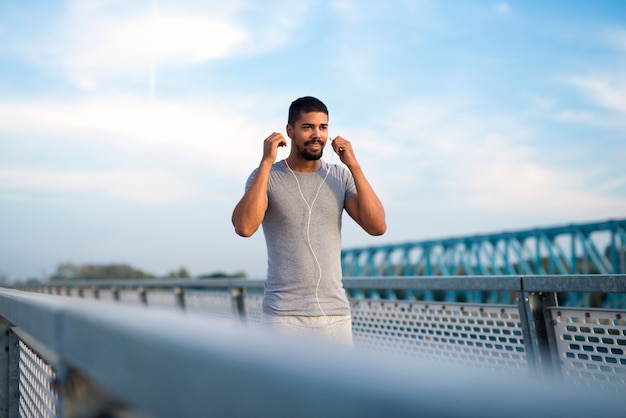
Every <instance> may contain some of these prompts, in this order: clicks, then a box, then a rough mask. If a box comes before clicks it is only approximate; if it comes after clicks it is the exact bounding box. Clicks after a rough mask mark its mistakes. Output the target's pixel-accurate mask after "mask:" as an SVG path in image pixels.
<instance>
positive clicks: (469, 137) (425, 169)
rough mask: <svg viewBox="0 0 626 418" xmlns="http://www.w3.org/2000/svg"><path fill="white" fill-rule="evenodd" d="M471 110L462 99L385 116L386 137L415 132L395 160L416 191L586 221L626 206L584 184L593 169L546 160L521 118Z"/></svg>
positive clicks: (474, 205)
mask: <svg viewBox="0 0 626 418" xmlns="http://www.w3.org/2000/svg"><path fill="white" fill-rule="evenodd" d="M468 108H469V106H468V105H467V104H464V103H462V102H461V101H457V100H452V101H450V100H432V101H424V102H413V103H409V104H407V105H405V106H404V107H402V108H399V109H397V110H396V111H394V114H393V115H392V116H391V117H389V118H388V120H389V123H390V125H389V126H388V129H389V131H388V132H386V133H384V134H383V136H386V137H389V138H410V139H407V140H404V141H402V140H401V141H400V142H399V144H401V145H402V146H401V147H400V148H397V154H396V155H395V156H394V158H393V160H394V164H395V166H396V167H399V166H401V167H404V169H403V172H404V173H405V175H407V173H410V176H411V177H412V178H413V179H415V180H414V181H415V182H416V183H414V185H413V190H412V192H413V193H417V194H425V195H427V194H428V192H429V191H433V193H437V194H439V197H438V199H439V201H440V202H441V204H443V205H453V206H454V207H457V208H463V210H470V211H474V212H476V211H482V212H484V213H485V214H511V213H524V214H525V215H529V216H533V215H534V216H537V217H546V216H552V217H554V218H555V219H558V218H559V216H561V217H562V216H563V214H567V216H568V218H572V219H573V218H576V219H584V218H598V217H604V216H615V214H616V213H623V212H624V211H625V210H626V198H623V197H611V196H608V195H605V194H604V193H603V192H604V191H603V190H589V189H588V188H587V186H586V184H587V183H588V181H587V180H588V178H587V175H588V174H589V173H591V171H590V170H588V169H587V170H586V169H584V168H581V167H576V168H572V169H569V168H563V167H557V166H555V165H549V164H545V163H543V164H542V163H541V162H542V161H545V158H542V157H544V156H542V155H541V154H540V153H541V152H542V151H541V149H538V148H534V147H532V146H530V143H531V141H530V140H531V139H532V138H533V135H534V133H533V130H532V129H531V128H529V127H527V126H525V125H524V122H523V121H522V120H517V119H515V118H510V117H501V116H495V115H491V116H486V115H481V114H476V113H475V112H472V111H471V110H468ZM391 187H393V186H391ZM416 204H417V205H419V202H416Z"/></svg>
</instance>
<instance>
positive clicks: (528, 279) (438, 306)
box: [0, 275, 626, 416]
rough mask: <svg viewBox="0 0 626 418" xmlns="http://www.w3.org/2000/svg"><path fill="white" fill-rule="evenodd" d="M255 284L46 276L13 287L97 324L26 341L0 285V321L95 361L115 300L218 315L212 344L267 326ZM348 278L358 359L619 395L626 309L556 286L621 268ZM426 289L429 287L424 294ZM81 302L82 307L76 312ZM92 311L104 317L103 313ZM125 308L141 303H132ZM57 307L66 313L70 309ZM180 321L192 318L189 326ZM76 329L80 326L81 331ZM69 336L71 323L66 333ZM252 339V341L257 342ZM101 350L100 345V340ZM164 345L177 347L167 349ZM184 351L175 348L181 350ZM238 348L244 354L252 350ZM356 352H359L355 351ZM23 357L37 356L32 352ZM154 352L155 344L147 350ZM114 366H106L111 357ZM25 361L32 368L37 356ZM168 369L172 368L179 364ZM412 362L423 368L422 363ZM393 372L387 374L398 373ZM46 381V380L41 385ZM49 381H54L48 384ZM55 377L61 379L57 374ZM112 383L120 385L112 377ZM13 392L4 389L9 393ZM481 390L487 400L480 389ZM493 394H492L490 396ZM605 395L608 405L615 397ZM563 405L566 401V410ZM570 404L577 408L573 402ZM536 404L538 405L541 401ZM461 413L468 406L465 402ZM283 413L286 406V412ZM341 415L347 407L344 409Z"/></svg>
mask: <svg viewBox="0 0 626 418" xmlns="http://www.w3.org/2000/svg"><path fill="white" fill-rule="evenodd" d="M262 285H263V281H262V280H228V279H208V280H168V281H165V280H154V281H153V280H149V281H115V282H84V283H48V284H46V285H42V286H39V287H38V288H37V289H31V290H37V291H39V292H44V293H54V294H57V295H63V296H49V295H32V294H31V295H24V294H23V293H21V292H18V294H19V297H20V298H26V299H27V300H29V301H32V300H33V299H30V298H44V299H36V300H37V301H38V302H41V303H43V301H46V303H48V299H46V298H50V297H52V298H53V300H54V303H52V302H50V303H52V306H53V307H54V308H55V309H57V310H60V311H62V312H65V311H66V310H69V311H71V312H72V313H76V315H78V316H81V317H84V316H85V315H86V316H87V318H88V319H89V320H90V321H91V322H92V323H90V325H89V326H92V327H93V326H94V324H93V323H95V324H96V329H94V330H92V329H89V330H88V329H87V328H88V326H87V325H85V327H87V328H85V327H80V328H79V330H78V331H76V330H75V329H74V328H72V327H70V328H68V325H63V326H62V327H61V328H63V332H62V333H61V330H60V329H59V325H58V318H56V319H55V320H54V321H57V322H54V321H53V320H52V319H50V318H48V316H44V317H42V318H43V319H41V323H40V324H39V323H38V324H37V326H36V330H37V336H36V338H34V339H33V338H30V340H29V336H32V334H31V333H29V331H28V330H24V328H23V327H22V326H19V325H18V326H16V325H15V322H13V320H12V319H11V318H10V315H8V316H7V312H9V313H12V312H14V310H12V309H9V308H7V305H6V304H5V299H3V298H2V296H0V316H2V317H5V319H4V320H3V321H5V325H4V326H5V329H10V330H15V332H9V333H8V334H11V335H14V336H13V337H12V338H14V339H15V340H16V341H22V342H23V344H24V345H25V346H26V347H29V350H31V351H32V352H34V353H36V354H37V356H39V357H40V358H42V359H43V363H45V364H52V365H54V364H56V363H55V362H58V356H59V355H60V357H62V358H63V357H64V355H63V353H59V352H58V348H56V346H55V345H50V344H46V342H47V340H48V339H52V340H54V338H60V336H59V335H55V333H57V332H58V333H61V334H63V336H67V334H68V331H67V330H68V329H74V331H73V332H74V333H77V334H75V336H80V341H75V343H76V344H77V346H76V347H74V348H73V349H75V350H77V351H79V355H81V356H87V357H89V358H90V359H91V360H90V361H92V360H93V359H92V357H93V355H92V354H85V353H83V352H81V349H80V348H77V347H79V346H81V345H82V346H83V348H82V351H85V348H84V343H85V342H86V341H87V342H89V344H88V347H89V349H95V348H94V347H95V346H96V345H98V344H103V345H104V346H107V345H110V344H111V343H110V341H108V340H107V339H106V338H104V337H102V336H98V337H96V336H93V335H91V334H92V331H93V332H94V333H95V332H97V333H98V335H100V334H101V333H103V334H105V335H106V334H107V333H109V332H114V333H115V330H114V328H115V327H117V326H119V327H122V328H124V327H125V323H126V322H125V321H128V320H130V321H131V322H133V320H132V319H130V317H129V316H128V315H131V314H129V313H125V314H124V313H122V310H126V309H132V308H134V309H141V308H138V307H137V306H135V307H133V306H132V305H133V304H134V305H148V306H151V305H152V306H162V307H163V306H167V307H169V308H170V309H168V310H167V311H169V312H166V313H167V314H170V315H175V316H176V318H181V317H182V318H184V319H181V321H182V322H185V321H191V322H190V323H193V324H195V327H196V328H195V331H194V332H196V333H197V332H198V331H199V329H203V327H209V328H210V329H211V330H210V331H208V332H209V334H211V333H213V331H214V329H213V328H211V326H210V325H200V324H199V323H200V322H201V323H203V324H204V322H202V321H214V320H219V323H220V324H221V325H220V326H218V328H220V329H221V331H215V332H217V334H215V335H208V334H207V335H206V337H207V339H208V340H210V342H208V341H205V342H206V343H208V344H209V346H213V345H215V344H217V345H218V346H219V345H220V343H219V341H220V338H222V333H223V332H226V331H224V329H228V330H236V331H232V332H235V333H237V332H241V333H242V334H241V335H239V338H244V339H245V338H246V337H243V335H248V333H253V334H251V335H254V338H257V337H258V338H264V337H262V336H261V335H264V334H263V333H262V331H263V330H261V329H257V328H258V327H255V326H254V324H256V323H257V322H258V321H259V318H260V309H261V308H260V305H261V298H262ZM344 286H345V287H346V290H347V292H348V293H349V295H350V297H349V299H350V303H351V307H352V316H353V333H354V340H355V347H356V349H357V350H356V351H358V353H359V356H357V357H358V358H359V359H360V360H359V361H362V363H360V367H365V368H370V367H374V369H376V367H377V366H376V364H377V362H378V361H380V360H382V359H386V360H390V361H391V360H393V361H397V362H399V363H398V364H399V365H401V366H399V367H402V368H404V367H405V365H407V367H409V368H411V367H412V366H411V365H413V364H415V362H418V363H420V364H421V366H423V364H422V363H423V362H424V361H428V363H427V364H428V365H429V368H432V367H434V365H435V364H436V365H437V368H439V367H442V370H444V371H443V372H442V373H444V374H445V373H447V372H446V371H445V370H448V369H447V368H446V367H447V366H449V365H454V367H461V368H462V370H464V371H463V373H470V374H472V373H473V372H468V371H467V370H468V369H472V370H477V369H481V370H484V371H481V372H478V371H475V372H474V373H475V375H472V376H473V377H472V378H474V376H475V377H476V378H477V379H478V381H480V379H481V376H487V375H488V376H492V375H491V373H493V372H498V373H499V375H501V377H500V378H502V379H505V381H507V382H508V383H509V384H513V382H515V383H519V382H523V381H527V380H530V379H532V380H533V381H536V380H537V379H539V380H540V381H541V382H543V384H549V385H552V386H551V388H552V389H550V390H551V391H552V390H554V388H555V387H567V388H568V390H569V391H572V392H571V393H577V392H576V391H577V390H578V389H581V390H582V388H584V390H585V391H587V390H591V391H594V390H597V389H602V391H603V393H607V394H608V393H614V394H617V395H618V398H617V399H620V400H622V399H624V393H625V392H626V390H625V389H626V381H625V379H626V355H625V354H624V350H625V349H626V323H624V320H623V319H622V318H624V314H625V313H626V312H625V311H624V310H616V309H598V308H590V307H579V308H565V307H562V306H559V305H558V303H557V299H558V298H557V294H559V295H565V297H566V294H567V293H568V292H589V293H593V294H601V295H604V296H603V297H605V298H610V297H614V296H615V295H621V294H624V293H626V276H624V275H604V276H597V275H594V276H501V277H489V276H485V277H437V278H433V277H391V278H390V277H385V278H370V277H368V278H346V279H344ZM494 291H496V292H500V293H501V294H502V295H507V297H508V299H509V300H510V303H476V302H474V301H471V300H470V301H465V302H459V301H457V300H451V295H453V294H454V292H461V293H462V294H463V295H467V294H468V293H467V292H470V293H469V294H472V292H477V293H481V292H490V293H491V292H494ZM424 295H428V296H431V297H430V298H429V299H428V300H426V298H424ZM66 296H73V297H81V298H82V300H77V299H76V298H73V299H67V298H66ZM464 297H465V296H464ZM58 298H61V299H62V300H63V302H56V301H57V300H58ZM92 298H98V299H103V300H107V299H108V300H110V301H112V303H111V302H110V303H106V304H103V303H96V304H95V305H94V302H93V301H89V300H88V299H92ZM505 299H507V298H505V297H502V298H501V300H505ZM114 301H117V302H114ZM75 304H76V306H75ZM85 304H88V305H85ZM78 306H79V307H80V313H78V312H74V311H75V310H77V309H79V308H78ZM105 307H106V308H105ZM83 308H84V309H85V310H86V312H85V311H83ZM53 310H54V309H53ZM36 311H37V304H35V305H33V306H32V307H31V308H30V309H28V308H24V307H22V310H21V311H20V312H21V313H23V314H24V315H26V317H27V318H29V319H27V320H24V321H25V323H26V324H28V325H31V324H32V322H33V321H34V319H33V318H30V315H31V314H33V312H36ZM92 311H93V312H98V313H101V314H104V315H105V316H104V317H99V316H98V315H96V314H95V313H93V312H92ZM137 312H141V315H139V316H140V317H142V318H143V319H145V320H146V321H148V318H147V317H144V315H147V316H149V315H151V314H154V315H165V313H164V312H163V310H162V309H160V310H158V313H157V311H155V310H151V309H147V310H146V309H141V310H139V311H137ZM33 315H34V314H33ZM132 315H137V314H136V313H135V311H133V314H132ZM63 317H64V318H65V317H67V312H65V314H64V316H63ZM209 317H214V318H209ZM112 318H113V319H112ZM159 318H160V317H159ZM114 319H115V320H119V321H120V323H115V325H112V324H109V322H110V321H113V320H114ZM154 320H155V318H152V319H150V320H149V321H154ZM158 320H160V319H158ZM177 320H178V319H177ZM51 321H52V322H51ZM6 322H8V323H9V325H7V324H6ZM79 322H80V321H79ZM133 323H134V322H133ZM210 323H213V322H210ZM103 324H105V325H106V324H109V325H107V327H106V328H105V329H104V331H103V330H102V329H100V328H101V325H103ZM207 324H209V322H207ZM225 324H228V325H227V326H226V325H225ZM135 325H137V328H136V329H135V332H136V333H139V335H141V334H142V333H144V332H146V327H147V329H148V330H149V331H150V332H155V333H156V334H158V333H159V332H160V333H161V335H160V337H158V336H157V335H152V337H154V338H164V339H166V340H168V341H169V338H168V337H167V334H168V333H169V332H171V330H170V329H169V327H160V328H159V327H157V328H158V329H159V331H157V330H155V327H154V326H153V325H146V324H144V323H142V324H135ZM224 327H226V328H224ZM183 328H185V329H188V328H187V326H185V327H183ZM96 330H97V331H96ZM82 333H86V334H85V335H83V334H82ZM256 333H259V334H256ZM70 335H74V334H73V333H72V332H70ZM20 336H21V337H20ZM24 337H25V338H24ZM7 338H8V337H7ZM76 338H78V337H76ZM112 338H119V336H118V335H115V336H112ZM192 340H193V338H192ZM29 341H31V343H29ZM237 341H238V342H239V343H240V344H244V345H246V344H247V345H251V344H252V345H253V346H256V341H254V342H252V341H251V340H246V341H244V340H237ZM272 341H273V340H272ZM33 342H34V343H33ZM42 342H43V344H42ZM37 344H39V345H40V346H43V347H47V350H48V351H50V352H52V353H55V355H56V356H57V360H54V359H53V360H50V357H51V356H52V355H51V354H49V353H48V354H47V355H46V353H43V354H42V351H45V350H38V349H37V348H36V347H33V346H37ZM66 344H67V343H66ZM64 347H65V346H64ZM115 347H118V348H117V351H115V350H113V351H112V350H111V349H109V350H107V351H106V352H105V353H103V355H105V357H107V358H108V359H109V363H112V362H115V360H116V359H117V356H121V357H122V358H123V360H124V361H128V360H129V357H132V356H130V355H129V353H137V355H139V353H144V354H146V353H151V351H150V350H149V349H148V350H146V351H142V350H139V349H138V348H137V347H134V346H132V345H129V346H127V347H125V348H122V347H119V346H118V345H117V343H116V344H115ZM278 347H280V344H278V343H276V344H275V346H273V347H272V349H277V350H278V351H274V352H272V353H274V354H273V355H278V353H280V355H283V354H285V353H283V350H282V349H281V348H278ZM213 348H214V347H213ZM222 348H223V347H222ZM68 349H69V348H68ZM231 349H232V347H231ZM241 349H242V348H241V347H239V348H238V350H241ZM249 349H250V350H254V349H253V348H252V347H249ZM100 350H101V349H100V348H98V349H97V350H96V351H100ZM170 354H171V355H172V356H174V355H175V354H174V353H170ZM180 354H181V353H178V355H180ZM240 354H242V355H244V356H250V355H251V353H250V352H246V353H240ZM352 354H354V353H352ZM381 354H384V355H381ZM361 355H362V356H363V357H360V356H361ZM29 356H31V357H32V355H31V354H29ZM150 356H153V355H152V354H150ZM259 356H260V357H259V362H262V359H263V356H262V355H261V354H260V353H259ZM253 357H256V356H253ZM246 358H249V357H246ZM153 360H154V358H153ZM386 360H385V361H386ZM64 361H65V362H67V361H66V360H64ZM138 361H140V360H138ZM62 363H63V362H62ZM67 363H68V364H70V365H72V367H75V366H76V365H77V364H76V363H74V362H67ZM87 363H89V362H87ZM20 364H21V363H20ZM351 364H352V363H351ZM79 366H80V367H79V369H81V368H82V367H83V366H84V364H83V363H81V364H79ZM109 366H110V367H112V364H109ZM256 366H257V365H255V367H256ZM421 366H420V367H421ZM21 367H24V366H21ZM37 367H39V366H37ZM120 367H122V370H125V369H124V367H126V366H123V365H122V366H120ZM27 368H33V366H32V365H31V366H28V367H27ZM18 369H19V368H18ZM67 370H68V368H67V366H65V368H64V367H61V368H59V367H54V366H53V367H52V371H53V372H55V373H56V374H57V375H60V376H62V377H61V378H60V380H61V381H63V379H67V377H66V376H71V375H72V374H71V373H69V372H68V371H67ZM70 370H71V369H70ZM129 370H130V369H129ZM325 370H326V369H325ZM394 370H395V369H394ZM438 370H439V369H438ZM171 372H172V373H174V369H172V370H171ZM352 372H353V371H352ZM415 372H416V373H423V372H422V371H417V370H416V371H415ZM223 373H226V371H223ZM236 373H244V374H246V373H247V372H246V371H241V370H237V372H236ZM438 373H439V371H437V372H435V375H436V374H438ZM483 373H485V374H483ZM82 374H85V375H87V376H89V377H90V379H92V378H93V379H95V381H96V382H98V383H97V384H93V385H88V386H89V387H99V386H100V385H103V386H104V388H105V390H104V391H95V392H96V393H100V392H104V393H107V392H108V391H110V390H111V389H110V386H109V385H108V384H106V382H103V380H102V379H101V378H95V377H94V374H93V372H91V371H90V372H87V371H83V372H82ZM331 374H332V372H331ZM333 375H334V378H338V377H337V376H336V374H333ZM46 376H47V375H46ZM63 376H65V377H63ZM315 376H316V377H315V378H316V379H317V378H319V376H317V374H316V375H315ZM505 376H510V378H512V379H514V380H510V381H508V380H506V379H507V377H505ZM222 377H224V376H222ZM309 377H311V378H312V377H313V376H306V377H303V376H299V377H298V378H299V379H301V378H305V380H306V379H307V378H309ZM277 378H278V377H277ZM283 378H284V376H283ZM371 378H372V379H375V378H376V377H375V376H371ZM390 378H391V379H392V380H393V377H390ZM436 378H437V377H436V376H431V375H429V379H436ZM50 379H52V380H54V379H55V378H54V377H51V378H50ZM56 379H58V377H57V378H56ZM520 379H521V380H520ZM44 380H45V379H44ZM178 380H180V377H178ZM88 381H89V380H88ZM146 382H150V383H152V380H150V379H148V380H145V381H144V385H145V384H146ZM344 383H345V382H344ZM351 384H354V382H352V383H351ZM44 386H45V387H46V388H47V386H46V385H44ZM418 386H419V385H418ZM51 387H53V388H54V387H55V385H52V386H51ZM56 387H59V385H56ZM60 387H64V386H63V385H60ZM113 387H114V388H115V386H113ZM581 387H582V388H581ZM12 390H13V391H14V390H15V389H12ZM46 390H47V389H46ZM311 390H312V391H315V390H316V389H314V388H311ZM442 390H443V389H442ZM44 392H45V391H44ZM114 392H115V393H114V394H115V396H114V398H115V397H116V396H117V395H118V393H117V389H116V390H115V391H114ZM580 393H587V392H580ZM362 395H363V396H372V394H371V393H370V394H369V395H366V394H365V393H363V394H362ZM231 396H232V395H231ZM355 396H356V395H355ZM22 397H24V395H20V396H19V398H20V399H21V398H22ZM57 397H58V396H57ZM101 397H102V396H101ZM9 398H11V397H10V396H9ZM60 398H63V396H60ZM509 398H510V397H509ZM1 399H2V398H1V397H0V400H1ZM11 399H12V398H11ZM105 399H106V397H105ZM122 399H124V397H122ZM507 399H508V398H507ZM483 400H484V401H485V402H487V400H486V399H485V398H484V397H483ZM509 400H510V399H509ZM424 401H425V400H424V399H422V400H421V402H424ZM489 402H492V399H490V400H489ZM127 403H128V404H131V405H138V406H141V408H142V410H143V409H145V408H146V406H145V405H144V404H143V403H141V402H138V401H137V400H134V399H128V400H127ZM46 405H47V404H46ZM69 405H73V403H71V402H70V403H69ZM609 405H611V403H610V402H609ZM414 406H416V405H414ZM625 406H626V404H624V403H621V408H624V407H625ZM0 407H1V405H0ZM561 407H563V406H561ZM150 408H152V406H150ZM568 408H569V407H565V409H568ZM66 409H67V408H66ZM361 412H363V411H361ZM405 412H406V411H405ZM571 412H573V413H578V412H580V411H571ZM622 412H623V410H622ZM515 413H517V412H515ZM534 414H535V415H536V414H537V411H535V412H534ZM174 415H177V414H174ZM174 415H171V416H174ZM366 415H367V414H366ZM384 415H385V416H387V415H389V414H384ZM392 415H393V414H392ZM392 415H389V416H392ZM463 415H467V416H470V415H468V414H467V413H464V414H463ZM24 416H28V415H24ZM50 416H55V415H50ZM56 416H59V415H56ZM161 416H166V415H161ZM178 416H184V415H178ZM192 416H193V415H192ZM283 416H285V415H284V414H283ZM311 416H315V415H311ZM347 416H353V415H350V414H348V415H347ZM483 416H488V415H483ZM520 416H521V415H520Z"/></svg>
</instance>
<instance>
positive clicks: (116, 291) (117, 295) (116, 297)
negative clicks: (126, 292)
mask: <svg viewBox="0 0 626 418" xmlns="http://www.w3.org/2000/svg"><path fill="white" fill-rule="evenodd" d="M111 293H113V300H114V301H116V302H119V301H120V288H119V287H117V286H113V287H112V288H111Z"/></svg>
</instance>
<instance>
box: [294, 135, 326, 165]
mask: <svg viewBox="0 0 626 418" xmlns="http://www.w3.org/2000/svg"><path fill="white" fill-rule="evenodd" d="M315 142H319V143H320V145H322V146H323V144H322V141H318V140H312V141H308V142H305V143H304V146H305V148H300V147H299V146H297V145H296V149H297V150H298V152H299V153H300V155H301V156H302V158H304V159H305V160H307V161H316V160H319V159H320V158H322V154H324V148H321V149H320V150H319V152H317V153H312V152H309V150H307V149H306V146H307V145H310V144H313V143H315Z"/></svg>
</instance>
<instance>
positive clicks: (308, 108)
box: [287, 96, 328, 126]
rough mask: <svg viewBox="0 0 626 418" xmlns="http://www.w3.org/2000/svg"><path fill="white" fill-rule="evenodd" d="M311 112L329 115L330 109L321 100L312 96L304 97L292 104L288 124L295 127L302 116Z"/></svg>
mask: <svg viewBox="0 0 626 418" xmlns="http://www.w3.org/2000/svg"><path fill="white" fill-rule="evenodd" d="M310 112H322V113H326V115H328V109H327V108H326V105H325V104H324V103H322V101H321V100H319V99H316V98H315V97H311V96H304V97H300V98H299V99H296V100H294V101H293V102H291V106H289V118H288V119H287V123H288V124H290V125H291V126H293V125H294V124H295V123H296V122H297V121H298V119H300V115H302V114H303V113H310Z"/></svg>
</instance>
